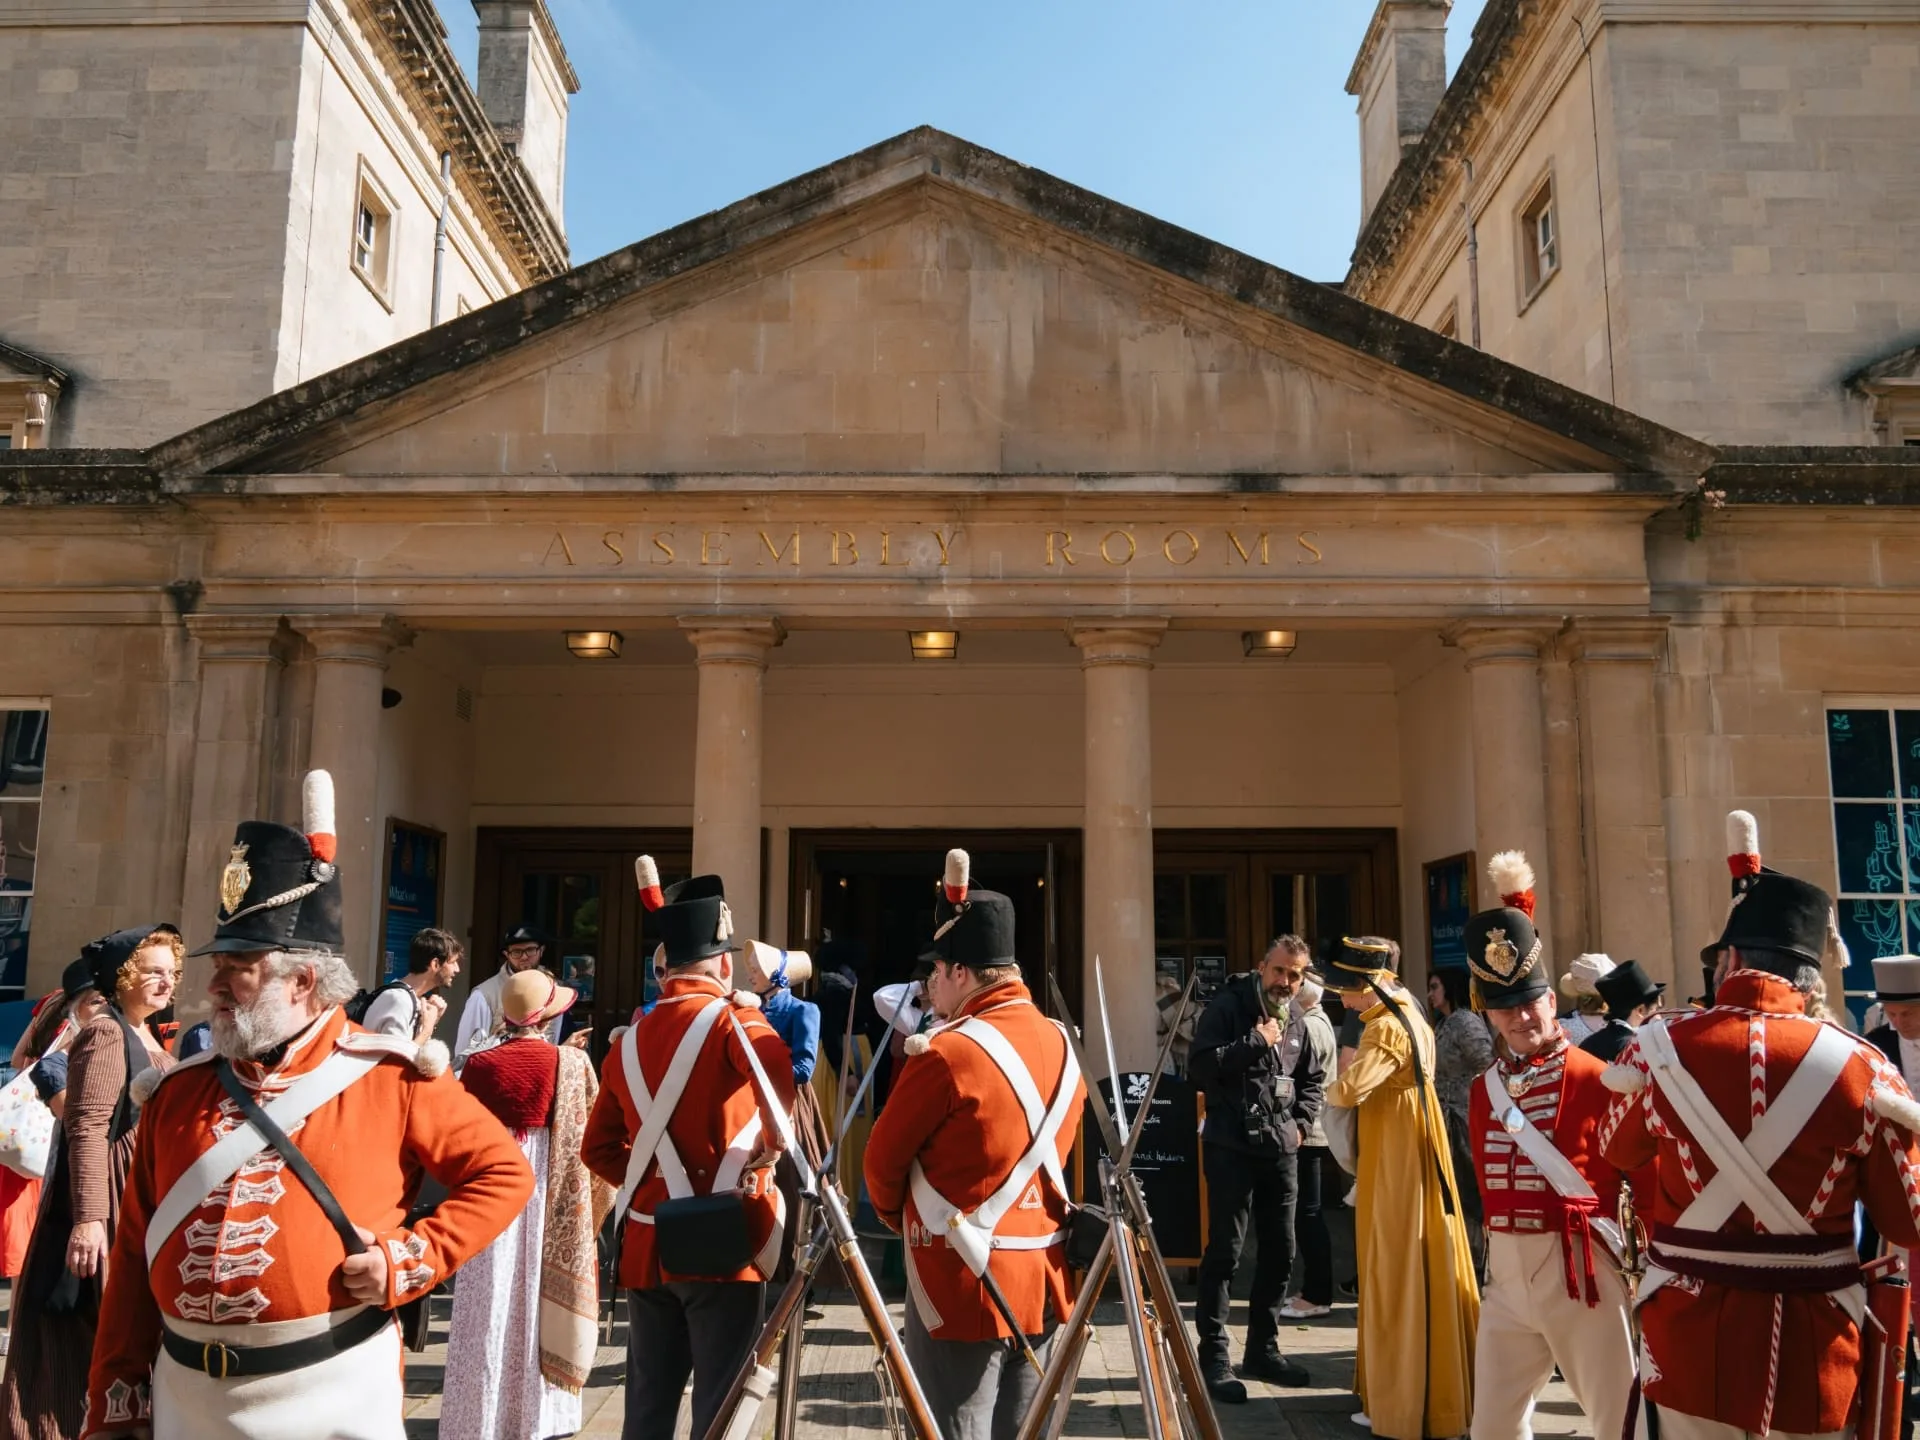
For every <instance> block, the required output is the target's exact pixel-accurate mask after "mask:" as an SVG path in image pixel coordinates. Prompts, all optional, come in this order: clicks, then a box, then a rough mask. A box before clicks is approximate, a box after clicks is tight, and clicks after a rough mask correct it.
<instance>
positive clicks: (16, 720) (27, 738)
mask: <svg viewBox="0 0 1920 1440" xmlns="http://www.w3.org/2000/svg"><path fill="white" fill-rule="evenodd" d="M47 721H48V716H47V712H46V711H45V710H0V795H4V796H7V797H8V798H12V797H13V796H16V795H38V794H39V793H40V782H41V780H42V778H43V776H44V774H45V771H46V768H47Z"/></svg>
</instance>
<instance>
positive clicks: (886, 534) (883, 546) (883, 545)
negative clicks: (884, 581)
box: [880, 530, 907, 570]
mask: <svg viewBox="0 0 1920 1440" xmlns="http://www.w3.org/2000/svg"><path fill="white" fill-rule="evenodd" d="M892 553H893V532H892V531H891V530H882V531H881V532H880V568H881V569H882V570H885V569H886V568H887V567H888V566H892V567H893V568H894V569H895V570H898V569H900V568H901V567H903V566H904V565H905V564H906V563H907V562H906V561H904V560H900V561H894V560H890V559H888V558H887V557H888V556H889V555H891V554H892Z"/></svg>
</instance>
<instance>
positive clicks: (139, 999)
mask: <svg viewBox="0 0 1920 1440" xmlns="http://www.w3.org/2000/svg"><path fill="white" fill-rule="evenodd" d="M185 950H186V947H185V945H184V944H183V943H182V941H181V939H180V932H179V931H178V930H176V929H174V928H173V926H171V925H136V926H134V927H133V928H132V929H129V930H120V931H116V932H115V933H114V934H112V935H107V936H103V937H102V938H101V939H98V940H95V941H93V942H91V943H90V944H89V945H88V946H87V947H86V948H85V950H83V951H82V952H81V956H80V958H81V961H82V962H84V963H85V965H86V967H87V970H88V974H89V976H90V978H91V983H92V986H93V988H94V989H96V990H98V991H99V992H100V994H101V995H102V996H104V997H106V1004H105V1005H103V1006H101V1007H100V1009H99V1011H98V1012H97V1013H96V1014H94V1015H93V1017H92V1018H91V1019H89V1020H88V1021H87V1022H86V1023H85V1024H84V1025H83V1026H82V1027H81V1029H80V1033H79V1035H78V1037H77V1038H76V1039H75V1040H74V1042H73V1044H72V1047H71V1049H70V1051H69V1059H68V1065H67V1094H66V1107H65V1113H64V1114H63V1115H62V1117H61V1124H60V1129H59V1130H58V1131H57V1132H56V1134H55V1139H54V1158H53V1163H52V1165H51V1167H50V1168H49V1169H48V1172H47V1182H46V1193H45V1196H44V1198H43V1200H42V1202H41V1207H40V1219H39V1223H38V1224H37V1225H36V1226H35V1227H34V1232H33V1239H32V1241H31V1242H30V1244H29V1245H28V1248H27V1259H26V1267H25V1269H24V1271H23V1272H22V1275H21V1278H20V1282H19V1284H18V1286H17V1287H16V1290H15V1304H14V1313H13V1317H12V1321H13V1323H12V1330H13V1343H12V1348H11V1353H10V1354H9V1355H8V1357H7V1373H6V1378H5V1380H4V1381H0V1416H4V1417H5V1419H6V1422H7V1425H8V1427H9V1428H8V1432H7V1433H9V1434H11V1435H14V1436H18V1437H21V1440H76V1437H78V1436H79V1434H80V1431H81V1427H82V1425H83V1424H84V1422H85V1419H86V1408H87V1370H88V1364H89V1361H90V1360H91V1359H92V1356H93V1334H94V1327H95V1325H96V1324H97V1323H98V1319H99V1314H100V1292H101V1290H102V1289H103V1288H104V1287H105V1285H106V1269H107V1253H108V1251H109V1250H110V1249H111V1247H112V1243H113V1230H114V1226H115V1224H116V1222H117V1221H118V1220H119V1216H120V1192H121V1190H122V1189H124V1188H125V1186H126V1182H127V1167H128V1165H129V1164H130V1163H131V1161H132V1158H133V1127H134V1123H135V1121H136V1120H137V1119H138V1118H139V1106H138V1104H137V1103H136V1102H135V1101H134V1098H133V1095H132V1093H131V1089H132V1083H133V1079H134V1077H135V1076H137V1075H139V1074H140V1073H141V1072H142V1071H144V1070H148V1069H152V1068H156V1067H158V1068H161V1069H164V1068H166V1067H167V1066H169V1065H171V1064H172V1063H173V1061H172V1058H171V1057H170V1056H168V1055H167V1053H166V1051H165V1050H164V1049H163V1048H162V1047H161V1045H160V1042H159V1041H158V1040H157V1039H156V1038H155V1037H154V1036H153V1034H152V1033H151V1032H150V1031H149V1030H148V1028H147V1021H148V1019H149V1018H150V1017H151V1016H152V1015H154V1014H155V1013H156V1012H157V1011H159V1010H161V1009H163V1008H165V1006H166V1005H167V1004H168V1003H169V1002H170V1001H171V1000H172V999H173V989H174V985H175V984H176V983H177V981H178V979H179V975H180V964H181V960H182V958H183V956H184V954H185Z"/></svg>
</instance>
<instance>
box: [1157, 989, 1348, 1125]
mask: <svg viewBox="0 0 1920 1440" xmlns="http://www.w3.org/2000/svg"><path fill="white" fill-rule="evenodd" d="M1265 1014H1266V1010H1265V1006H1264V1004H1263V997H1262V996H1261V993H1260V980H1259V977H1258V976H1257V975H1254V974H1251V973H1248V974H1242V975H1235V976H1233V977H1232V978H1231V979H1229V980H1228V981H1227V983H1226V984H1224V985H1222V986H1221V987H1220V988H1219V990H1217V991H1216V992H1215V993H1214V996H1213V999H1212V1000H1210V1001H1208V1002H1207V1008H1206V1010H1205V1011H1204V1012H1203V1013H1202V1014H1201V1016H1200V1023H1199V1024H1198V1025H1197V1026H1195V1027H1194V1032H1193V1044H1192V1046H1191V1047H1190V1048H1189V1050H1188V1052H1187V1074H1188V1076H1189V1077H1190V1078H1191V1079H1192V1080H1193V1082H1194V1084H1196V1085H1199V1086H1201V1087H1203V1088H1204V1090H1205V1091H1206V1096H1207V1120H1206V1141H1207V1144H1209V1145H1217V1146H1221V1147H1223V1148H1225V1149H1229V1150H1238V1151H1242V1152H1245V1153H1248V1154H1253V1155H1281V1154H1287V1155H1291V1154H1292V1153H1293V1152H1294V1151H1295V1150H1297V1149H1299V1148H1300V1136H1301V1135H1302V1134H1303V1133H1304V1132H1305V1131H1306V1130H1307V1128H1308V1127H1309V1126H1311V1125H1312V1124H1313V1122H1314V1119H1315V1117H1317V1116H1318V1115H1319V1114H1320V1106H1321V1104H1322V1103H1323V1100H1324V1097H1325V1094H1326V1083H1327V1077H1326V1074H1325V1072H1324V1070H1323V1069H1322V1067H1321V1064H1320V1062H1319V1060H1318V1059H1316V1058H1315V1056H1314V1053H1313V1047H1312V1046H1310V1045H1308V1044H1307V1043H1306V1030H1305V1026H1304V1025H1303V1023H1302V1022H1301V1021H1299V1020H1296V1019H1293V1018H1291V1017H1289V1018H1287V1019H1285V1020H1284V1021H1282V1028H1281V1032H1280V1043H1279V1044H1278V1045H1269V1044H1268V1043H1267V1042H1266V1041H1265V1040H1264V1039H1262V1038H1261V1037H1260V1035H1259V1034H1258V1033H1256V1032H1255V1030H1254V1027H1255V1026H1256V1025H1258V1024H1259V1023H1260V1021H1261V1020H1262V1019H1263V1018H1264V1017H1265ZM1250 1120H1251V1121H1253V1122H1254V1124H1253V1127H1252V1133H1249V1121H1250Z"/></svg>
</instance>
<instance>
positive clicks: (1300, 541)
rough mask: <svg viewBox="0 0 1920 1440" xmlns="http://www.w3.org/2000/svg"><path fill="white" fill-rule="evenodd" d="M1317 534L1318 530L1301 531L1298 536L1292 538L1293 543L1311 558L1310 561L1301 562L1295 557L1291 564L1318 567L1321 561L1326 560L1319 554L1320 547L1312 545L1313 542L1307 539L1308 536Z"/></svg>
mask: <svg viewBox="0 0 1920 1440" xmlns="http://www.w3.org/2000/svg"><path fill="white" fill-rule="evenodd" d="M1319 533H1320V532H1319V531H1318V530H1302V531H1301V532H1300V533H1299V534H1298V535H1296V536H1294V537H1293V539H1294V543H1295V544H1297V545H1298V546H1299V547H1300V548H1301V549H1302V550H1304V551H1306V552H1307V554H1309V555H1311V556H1312V557H1313V558H1312V559H1311V560H1301V559H1299V558H1298V557H1296V558H1295V559H1294V562H1293V563H1294V564H1296V565H1318V564H1319V563H1320V562H1321V561H1322V560H1323V559H1325V558H1326V557H1325V556H1323V555H1322V554H1321V553H1320V547H1319V546H1318V545H1316V544H1314V543H1313V541H1312V540H1311V539H1309V538H1308V537H1309V536H1313V535H1318V534H1319Z"/></svg>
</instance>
